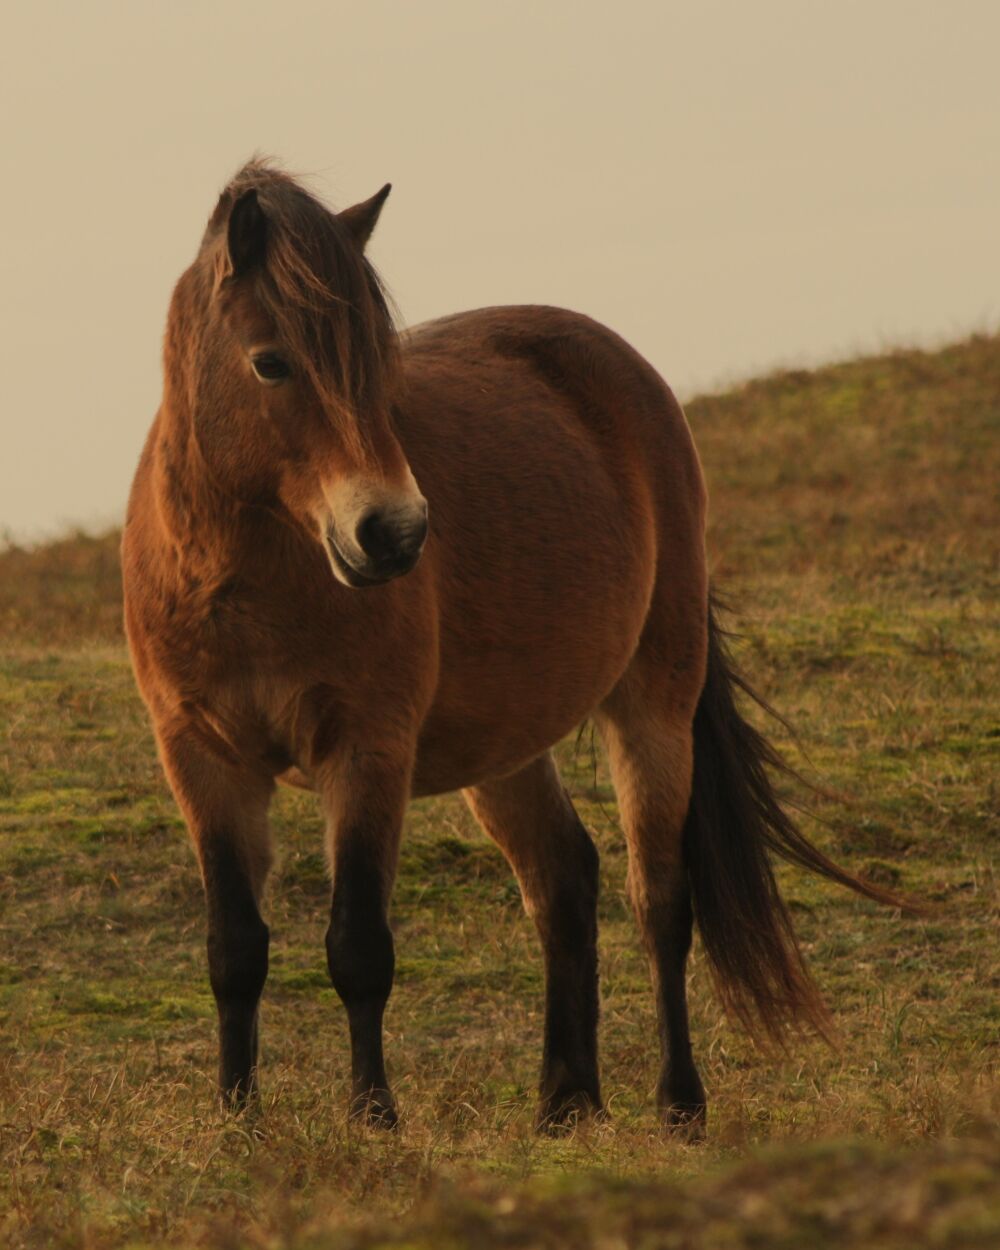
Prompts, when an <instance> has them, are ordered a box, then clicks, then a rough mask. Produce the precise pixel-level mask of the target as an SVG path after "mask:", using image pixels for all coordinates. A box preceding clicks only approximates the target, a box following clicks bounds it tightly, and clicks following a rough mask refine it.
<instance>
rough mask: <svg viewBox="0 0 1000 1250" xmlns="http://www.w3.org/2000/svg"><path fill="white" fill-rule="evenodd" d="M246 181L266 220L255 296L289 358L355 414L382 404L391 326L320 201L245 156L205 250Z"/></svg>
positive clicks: (390, 359)
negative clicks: (333, 387)
mask: <svg viewBox="0 0 1000 1250" xmlns="http://www.w3.org/2000/svg"><path fill="white" fill-rule="evenodd" d="M251 188H253V189H255V190H256V192H257V197H258V201H259V203H260V206H261V208H262V209H263V211H264V214H265V216H266V218H267V223H268V231H267V250H266V258H265V262H264V265H263V267H262V268H261V270H260V272H259V275H258V277H257V287H256V294H257V297H258V299H259V300H260V302H261V304H262V306H263V308H264V309H265V311H266V312H267V313H268V315H269V316H270V317H271V318H272V320H273V321H274V323H275V326H276V328H277V331H278V335H279V337H280V339H281V341H282V343H283V344H284V346H285V347H286V349H287V350H288V351H289V352H290V353H291V354H292V356H293V357H294V358H295V362H296V364H297V365H298V367H299V368H301V369H302V370H303V371H304V372H305V373H306V374H307V376H309V377H310V379H311V380H312V382H313V384H314V385H315V387H316V389H317V390H318V391H319V392H320V393H321V394H329V392H330V382H331V380H332V381H333V382H334V383H335V385H336V389H337V392H338V394H337V396H330V397H331V398H341V399H343V400H346V401H347V403H348V404H349V405H350V406H351V408H352V409H353V410H354V412H355V413H357V412H362V411H364V410H365V409H366V408H370V407H371V406H379V407H384V406H385V405H386V404H387V403H388V402H389V392H390V391H391V385H392V380H393V378H394V375H395V372H396V331H395V327H394V324H393V317H392V313H391V311H390V308H389V302H388V298H387V296H386V292H385V290H384V288H383V286H382V282H381V279H380V278H379V276H378V274H377V273H376V272H375V269H374V268H373V266H372V265H371V264H370V263H369V262H368V260H367V259H366V258H365V256H364V254H363V253H362V252H361V250H360V249H359V248H358V246H357V244H356V243H355V242H354V240H353V239H352V237H351V236H350V234H349V232H348V230H347V228H346V227H345V226H344V225H343V224H342V223H341V222H340V221H339V220H338V218H337V216H336V215H335V214H334V213H332V212H331V211H330V210H329V209H328V208H327V207H326V206H325V205H324V204H322V203H320V201H319V200H318V199H316V198H315V197H314V196H313V195H311V194H310V193H309V192H308V191H306V190H305V188H304V187H302V186H301V185H299V183H298V182H296V181H295V179H294V178H292V177H290V176H289V175H288V174H286V173H284V172H283V171H282V170H279V169H277V168H275V167H274V166H273V165H271V164H270V163H269V162H267V161H264V160H260V159H254V160H252V161H249V162H248V163H247V164H246V165H244V166H243V168H242V169H241V170H240V171H239V173H238V174H237V175H236V177H235V178H233V180H232V181H231V182H230V183H229V185H228V186H227V187H226V189H225V190H224V191H223V192H222V195H221V196H220V197H219V203H218V204H217V206H216V208H215V212H214V213H213V214H212V217H211V220H210V221H209V224H208V229H207V231H206V234H205V239H204V242H203V247H205V246H206V245H208V244H210V243H212V242H214V241H215V240H216V239H217V237H218V235H219V232H220V231H221V230H222V229H223V228H224V226H225V223H226V221H227V220H228V217H229V212H230V209H231V208H232V206H233V204H234V203H235V201H236V200H237V199H238V198H239V197H240V196H241V195H242V194H243V193H244V192H245V191H248V190H250V189H251Z"/></svg>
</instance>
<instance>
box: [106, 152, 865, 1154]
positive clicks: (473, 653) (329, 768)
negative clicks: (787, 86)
mask: <svg viewBox="0 0 1000 1250" xmlns="http://www.w3.org/2000/svg"><path fill="white" fill-rule="evenodd" d="M389 190H390V187H389V186H388V185H387V186H385V187H383V188H382V189H381V190H380V191H379V192H378V193H377V194H376V195H374V196H373V197H372V198H371V199H369V200H366V201H364V202H363V203H359V204H357V205H355V206H354V207H351V208H348V209H346V210H344V211H342V212H339V213H335V212H332V211H331V210H329V209H328V208H327V207H325V206H324V205H323V204H322V203H321V202H319V200H318V199H316V198H315V197H314V196H313V195H312V194H311V193H310V192H309V191H308V190H307V189H306V188H305V187H303V186H302V185H301V184H300V183H299V182H297V181H296V180H295V179H293V178H292V177H290V176H289V175H288V174H286V173H284V172H282V171H281V170H280V169H278V168H276V167H274V166H273V165H272V164H270V163H269V162H265V161H261V160H254V161H251V162H250V163H249V164H247V165H246V166H245V167H244V168H242V169H241V170H240V171H239V173H238V174H237V175H236V176H235V178H233V180H232V181H231V182H230V183H229V185H228V186H226V188H225V189H224V190H223V192H222V194H221V196H220V198H219V200H218V203H217V205H216V207H215V210H214V212H213V213H212V215H211V217H210V219H209V222H208V226H207V229H206V231H205V234H204V237H203V239H202V241H201V246H200V249H199V251H198V254H197V256H196V257H195V259H194V261H193V263H192V264H191V266H190V267H189V268H188V269H187V270H186V271H185V272H184V273H183V275H182V276H181V277H180V279H179V281H178V282H177V285H176V288H175V290H174V292H173V296H172V299H171V302H170V309H169V315H168V320H167V329H166V336H165V341H164V363H163V375H164V383H163V397H162V404H161V406H160V408H159V411H158V413H157V415H156V418H155V420H154V421H153V424H152V427H151V429H150V431H149V435H148V438H147V440H146V443H145V447H144V450H143V452H142V455H141V458H140V461H139V464H138V468H137V471H136V475H135V480H134V483H133V486H132V491H131V496H130V501H129V505H128V513H127V521H126V525H125V528H124V534H123V540H122V563H123V575H124V590H125V622H126V629H127V635H128V642H129V648H130V653H131V658H132V663H133V667H134V671H135V676H136V679H137V683H138V686H139V689H140V692H141V694H142V696H143V698H144V700H145V702H146V704H147V706H148V709H149V713H150V716H151V720H152V725H153V729H154V732H155V737H156V741H157V745H158V750H159V754H160V757H161V760H162V763H163V767H164V769H165V772H166V775H167V778H168V780H169V783H170V786H171V788H172V790H173V793H174V795H175V796H176V799H177V802H178V804H179V806H180V808H181V810H182V812H183V815H184V817H185V819H186V823H187V826H188V828H189V830H190V834H191V838H192V841H193V844H194V849H195V852H196V854H197V858H198V863H199V866H200V870H201V875H202V880H203V883H204V890H205V898H206V904H207V933H208V940H207V947H208V970H209V978H210V981H211V986H212V990H213V992H214V996H215V1000H216V1003H217V1008H218V1022H219V1086H220V1090H221V1095H222V1098H223V1100H224V1103H225V1104H226V1105H227V1106H229V1107H232V1108H235V1109H241V1108H244V1107H246V1106H247V1104H248V1103H250V1102H252V1101H255V1100H257V1098H258V1097H259V1095H258V1085H257V1052H258V1003H259V999H260V996H261V992H262V989H263V987H264V983H265V978H266V975H267V966H268V942H269V933H268V928H267V925H266V923H265V921H264V919H263V917H262V915H261V894H262V890H263V888H264V884H265V880H266V877H267V873H268V867H269V864H270V861H271V848H270V839H269V833H268V805H269V802H270V800H271V797H272V795H273V793H274V790H275V786H276V784H278V783H279V782H284V783H290V784H297V785H301V786H307V787H309V788H310V789H312V790H313V791H315V793H316V795H317V796H318V799H319V802H320V803H321V804H322V807H323V810H324V813H325V819H326V827H327V831H328V832H327V852H328V857H329V863H330V868H331V873H332V880H333V885H332V894H331V903H330V918H329V927H328V929H327V932H326V955H327V962H328V966H329V972H330V977H331V980H332V983H333V986H334V987H335V989H336V991H337V993H338V995H339V996H340V998H341V1000H342V1001H343V1004H344V1006H345V1008H346V1011H347V1017H348V1022H349V1029H350V1043H351V1095H350V1103H349V1107H350V1114H351V1115H352V1116H354V1117H358V1118H360V1119H361V1120H363V1121H364V1122H367V1123H369V1124H372V1125H377V1126H385V1127H391V1126H393V1125H395V1124H396V1122H397V1110H396V1105H395V1102H394V1099H393V1095H392V1093H391V1090H390V1085H389V1081H388V1079H387V1077H386V1071H385V1062H384V1054H383V1040H382V1018H383V1012H384V1009H385V1004H386V1000H387V999H388V996H389V993H390V989H391V986H392V981H393V967H394V953H393V936H392V931H391V928H390V925H389V920H388V913H389V905H390V895H391V891H392V886H393V878H394V874H395V870H396V864H397V857H398V850H399V844H400V835H401V829H402V825H403V819H404V813H405V810H406V807H407V803H408V801H409V800H410V798H411V797H413V796H419V795H431V794H439V793H442V792H446V791H454V790H461V791H462V792H463V793H464V796H465V798H466V800H467V802H468V804H469V806H470V808H471V809H472V812H473V813H474V814H475V816H476V818H477V819H478V821H479V823H480V824H481V825H482V827H483V829H484V830H485V831H486V833H487V834H488V835H489V836H490V837H491V838H492V839H494V841H495V842H496V843H497V844H498V846H499V847H500V849H501V850H502V852H503V853H504V855H505V856H506V858H507V860H508V861H509V863H510V865H511V867H512V869H513V871H514V873H515V874H516V877H517V880H518V882H519V885H520V889H521V893H522V897H523V901H524V906H525V908H526V910H527V912H528V914H529V915H530V916H531V917H532V918H533V920H534V923H535V925H536V926H537V930H538V934H539V937H540V940H541V946H542V950H543V953H544V962H545V974H546V987H545V1018H544V1039H543V1048H542V1064H541V1077H540V1082H539V1101H538V1125H539V1127H540V1128H542V1129H545V1130H550V1131H555V1130H559V1129H561V1128H564V1127H565V1126H567V1125H572V1124H574V1123H575V1122H576V1121H577V1120H579V1119H580V1117H582V1116H585V1115H588V1114H600V1113H601V1112H602V1108H603V1104H602V1099H601V1088H600V1079H599V1072H598V1056H597V1025H598V1013H599V999H598V975H597V947H596V940H597V915H596V903H597V893H598V856H597V852H596V850H595V847H594V844H593V842H592V840H591V838H590V836H589V834H588V833H587V830H586V829H585V828H584V826H583V824H582V823H581V821H580V820H579V818H578V816H577V814H576V812H575V811H574V808H573V804H572V802H571V801H570V798H569V796H568V794H567V792H566V790H565V789H564V787H563V785H562V783H561V782H560V778H559V775H558V772H557V769H556V765H555V764H554V762H553V756H552V753H551V752H552V747H553V745H554V744H556V743H558V742H559V741H560V740H561V739H562V738H563V737H564V736H565V735H566V734H567V733H569V732H570V731H571V730H572V729H573V728H574V727H575V726H577V725H579V724H580V723H581V722H583V721H584V720H585V719H586V718H593V720H594V722H595V723H596V725H597V727H598V729H599V732H600V735H601V737H602V739H603V742H604V744H605V746H606V749H607V754H608V758H609V761H610V768H611V773H612V778H613V782H614V786H615V791H616V794H617V799H618V804H619V809H620V812H621V820H622V825H623V828H624V835H625V839H626V841H627V848H628V861H629V868H628V891H629V896H630V899H631V903H632V906H633V908H634V911H635V915H636V918H637V921H638V926H639V929H640V931H641V934H642V938H643V941H644V944H645V947H646V950H647V952H648V957H649V964H650V968H651V974H652V982H653V988H654V992H655V996H656V1005H657V1016H658V1020H659V1035H660V1044H661V1050H662V1064H661V1069H660V1075H659V1080H658V1085H657V1102H658V1107H659V1114H660V1116H661V1117H662V1122H663V1124H664V1125H665V1126H667V1127H668V1128H671V1129H682V1130H684V1131H686V1132H690V1133H693V1134H698V1133H700V1132H701V1131H702V1126H703V1125H704V1123H705V1116H706V1099H705V1091H704V1088H703V1085H702V1082H701V1079H700V1077H699V1074H698V1070H697V1067H696V1065H695V1062H694V1058H693V1055H692V1047H691V1039H690V1031H689V1025H688V1011H687V1004H686V998H685V965H686V961H687V957H688V953H689V949H690V946H691V940H692V927H693V923H694V922H695V921H697V924H698V927H699V930H700V933H701V937H702V940H703V943H704V947H705V950H706V952H707V956H708V960H709V963H710V966H711V968H712V971H713V973H714V977H715V980H716V982H717V984H718V986H719V989H720V992H721V996H722V999H723V1001H724V1003H725V1005H726V1006H727V1007H728V1008H730V1009H731V1010H732V1011H733V1012H735V1014H736V1015H737V1016H738V1017H739V1018H741V1019H742V1020H744V1021H745V1022H746V1023H747V1024H748V1025H749V1026H750V1027H751V1028H752V1029H755V1030H761V1029H762V1030H763V1031H764V1032H765V1033H772V1034H779V1035H780V1034H781V1033H782V1032H783V1030H784V1029H785V1027H786V1026H787V1025H788V1024H790V1023H792V1022H794V1021H800V1022H803V1021H804V1022H806V1023H811V1024H812V1025H815V1026H816V1027H818V1028H819V1029H820V1030H824V1029H825V1028H826V1027H827V1019H828V1018H827V1014H826V1011H825V1008H824V1006H823V1004H822V1001H821V999H820V997H819V995H818V992H817V991H816V989H815V987H814V985H813V983H812V981H811V980H810V978H809V976H808V973H807V971H806V969H805V967H804V964H803V960H802V957H801V955H800V952H799V948H798V946H797V944H796V940H795V936H794V933H793V931H792V926H791V923H790V920H789V916H788V913H787V911H786V909H785V907H784V905H783V903H782V901H781V898H780V897H779V894H778V891H777V888H776V885H775V878H774V875H773V872H772V867H771V861H770V858H769V855H770V852H777V853H779V854H780V855H783V856H785V857H787V858H789V859H791V860H793V861H795V862H797V863H798V864H800V865H803V866H804V867H806V868H808V869H811V870H813V871H815V872H818V873H820V874H822V875H824V876H826V877H828V878H832V879H833V880H834V881H837V882H840V883H841V884H843V885H846V886H849V887H850V888H852V889H854V890H856V891H858V892H860V893H862V894H864V895H868V896H869V897H872V898H877V899H881V900H883V901H890V900H889V896H888V895H886V894H885V892H883V891H881V890H879V889H878V887H876V886H873V885H871V884H869V883H867V882H865V881H863V880H862V879H860V878H857V877H855V876H853V875H851V874H850V873H849V872H847V871H846V870H844V869H842V868H840V867H838V866H837V865H836V864H834V863H833V862H832V861H830V860H829V859H827V858H826V857H825V856H824V855H823V854H821V852H820V851H818V850H817V849H816V848H815V847H813V846H812V845H811V844H810V843H809V842H808V841H807V840H806V839H805V838H804V837H803V835H802V834H801V833H800V832H799V830H798V829H797V828H796V826H795V824H794V823H793V822H792V820H791V819H790V818H789V817H788V815H787V814H786V812H785V811H784V810H783V809H782V806H781V804H780V803H779V800H778V798H777V797H776V793H775V790H774V789H773V783H772V781H771V779H770V777H769V773H768V768H769V766H771V765H773V764H775V763H776V762H777V760H776V757H775V754H774V752H773V750H772V749H771V747H770V745H769V744H768V742H767V741H766V740H765V739H764V738H763V737H762V736H761V735H760V733H759V732H758V731H757V730H755V729H754V728H753V727H752V726H751V724H750V723H749V722H748V720H747V719H745V716H744V714H743V713H742V712H741V710H740V707H739V706H738V702H737V698H736V695H737V692H738V691H739V689H740V687H743V689H746V687H745V685H744V683H743V681H742V679H741V678H740V676H739V675H738V673H737V672H736V671H735V670H734V668H733V666H732V663H731V661H730V659H729V657H728V654H727V651H726V648H725V644H724V638H723V635H722V633H721V631H720V627H719V625H718V620H717V610H716V607H715V605H714V603H713V599H712V596H711V593H710V588H709V579H708V575H707V572H706V555H705V516H706V492H705V486H704V482H703V477H702V471H701V467H700V464H699V460H698V456H697V453H696V451H695V447H694V444H693V442H692V437H691V432H690V430H689V428H688V425H687V423H686V420H685V417H684V414H683V412H682V410H681V407H680V405H679V404H678V402H677V400H676V399H675V398H674V396H673V394H672V393H671V391H670V389H669V388H668V387H667V385H666V384H665V382H664V381H663V380H662V379H661V378H660V376H659V375H658V374H657V372H656V371H655V370H654V369H653V368H652V367H651V366H650V365H649V364H648V363H647V362H646V361H645V360H644V359H643V358H642V357H641V356H640V355H639V354H638V353H637V352H635V351H634V350H633V349H632V348H631V347H630V346H629V345H628V344H627V343H626V342H624V341H623V340H622V339H621V338H620V337H619V336H618V335H616V334H615V333H613V332H612V331H611V330H609V329H606V328H604V327H603V326H601V325H599V324H597V323H596V322H594V321H592V320H590V319H589V318H587V317H585V316H582V315H579V314H577V313H573V312H568V311H565V310H562V309H559V308H551V307H541V306H525V307H495V308H482V309H478V310H476V311H473V312H465V313H460V314H456V315H453V316H447V317H443V318H441V319H440V320H436V321H432V322H429V323H427V324H424V325H420V326H417V327H416V328H414V329H410V330H406V331H402V332H401V331H398V330H397V329H396V327H395V324H394V318H393V315H392V312H391V310H390V304H389V301H388V298H387V295H386V293H385V290H384V288H383V286H382V283H381V281H380V279H379V277H378V275H377V274H376V272H375V270H374V269H373V267H372V265H371V264H370V263H369V261H368V260H367V259H366V256H365V245H366V244H367V242H368V240H369V238H370V236H371V234H372V231H373V230H374V228H375V225H376V222H377V221H378V218H379V214H380V212H381V209H382V206H383V204H384V202H385V200H386V197H387V195H388V193H389Z"/></svg>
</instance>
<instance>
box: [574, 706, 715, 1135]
mask: <svg viewBox="0 0 1000 1250" xmlns="http://www.w3.org/2000/svg"><path fill="white" fill-rule="evenodd" d="M625 708H626V701H625V700H624V699H622V700H620V701H619V703H618V704H617V705H616V706H613V707H612V708H610V709H609V708H607V707H606V708H605V709H604V712H603V714H602V716H601V717H600V719H599V725H600V728H601V732H602V735H603V737H604V740H605V743H606V745H607V748H608V754H609V757H610V761H611V772H612V777H613V780H614V785H615V791H616V793H617V796H618V804H619V808H620V811H621V818H622V823H623V826H624V830H625V837H626V840H627V843H628V857H629V869H628V891H629V897H630V899H631V902H632V907H633V910H634V911H635V915H636V920H637V922H638V925H639V929H640V931H641V933H642V938H643V942H644V944H645V946H646V951H647V954H648V957H649V965H650V971H651V973H652V979H653V986H654V990H655V993H656V1009H657V1019H658V1024H659V1032H660V1042H661V1048H662V1067H661V1071H660V1078H659V1081H658V1084H657V1103H658V1106H659V1108H660V1111H661V1114H662V1115H663V1117H664V1123H665V1125H666V1126H667V1127H668V1128H670V1129H675V1130H681V1131H683V1132H685V1133H687V1134H688V1135H690V1136H692V1137H698V1136H700V1135H701V1134H702V1132H703V1126H704V1123H705V1091H704V1088H703V1086H702V1083H701V1078H700V1077H699V1075H698V1070H697V1068H696V1067H695V1064H694V1059H693V1058H692V1054H691V1035H690V1030H689V1027H688V1010H687V989H686V985H685V966H686V963H687V957H688V952H689V951H690V949H691V931H692V910H691V895H690V889H689V887H688V882H687V875H686V871H685V866H684V859H683V848H682V835H683V828H684V818H685V815H686V813H687V807H688V802H689V799H690V792H691V777H692V767H693V745H692V734H691V724H690V722H689V721H688V720H686V719H685V718H683V717H677V718H676V719H671V718H669V717H667V716H665V715H663V714H660V713H654V714H645V715H643V714H640V713H639V712H638V709H637V708H636V707H635V705H634V704H633V705H632V706H629V707H628V710H627V713H626V710H625Z"/></svg>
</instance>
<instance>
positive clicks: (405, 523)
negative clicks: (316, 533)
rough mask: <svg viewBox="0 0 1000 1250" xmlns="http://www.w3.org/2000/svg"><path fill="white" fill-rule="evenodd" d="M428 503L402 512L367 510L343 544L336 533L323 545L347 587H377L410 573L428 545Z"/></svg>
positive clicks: (416, 505)
mask: <svg viewBox="0 0 1000 1250" xmlns="http://www.w3.org/2000/svg"><path fill="white" fill-rule="evenodd" d="M427 531H428V522H427V503H426V500H424V499H421V500H420V501H419V503H415V504H413V505H411V506H409V507H407V508H405V509H401V508H398V507H396V508H378V507H375V508H369V509H368V510H367V511H366V512H364V513H363V514H362V516H361V517H360V518H359V520H358V522H357V524H356V525H355V527H354V534H353V535H352V540H351V541H349V542H346V543H345V542H343V541H342V540H341V539H340V537H339V535H338V533H337V531H336V529H335V528H334V527H333V526H332V525H331V526H330V527H329V528H328V529H327V535H326V541H327V546H328V548H329V550H330V557H331V559H332V561H333V565H334V570H335V572H336V573H337V574H338V576H339V577H340V579H341V580H342V581H344V582H346V583H347V585H348V586H353V587H361V586H372V585H378V584H380V583H382V582H388V581H391V580H392V579H393V578H394V577H402V576H403V574H404V573H409V572H410V570H411V569H412V568H413V567H414V565H415V564H416V563H417V561H418V560H419V559H420V553H421V552H422V551H423V549H424V543H425V542H426V541H427Z"/></svg>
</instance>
